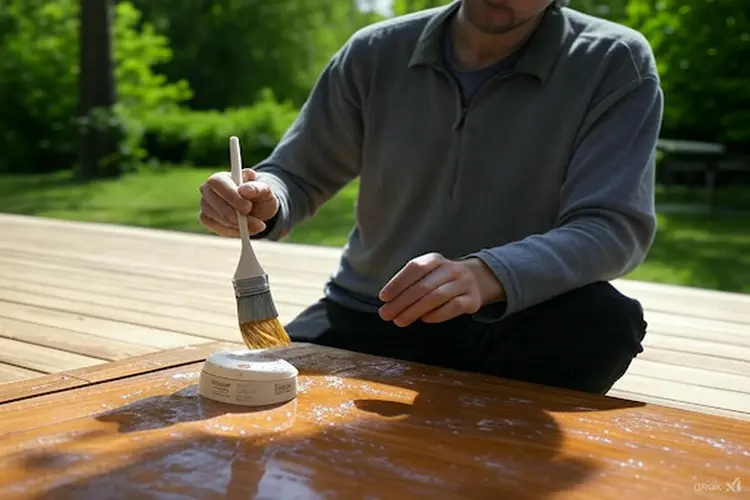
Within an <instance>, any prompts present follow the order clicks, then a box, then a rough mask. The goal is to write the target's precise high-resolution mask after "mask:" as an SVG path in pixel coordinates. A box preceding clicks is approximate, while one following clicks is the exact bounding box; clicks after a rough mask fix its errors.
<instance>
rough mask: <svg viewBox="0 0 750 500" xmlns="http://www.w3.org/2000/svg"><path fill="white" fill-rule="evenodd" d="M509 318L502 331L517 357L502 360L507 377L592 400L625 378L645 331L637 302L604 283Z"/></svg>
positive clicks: (569, 293) (579, 290) (559, 297)
mask: <svg viewBox="0 0 750 500" xmlns="http://www.w3.org/2000/svg"><path fill="white" fill-rule="evenodd" d="M514 316H515V317H511V318H512V319H510V318H509V321H508V323H507V325H506V327H505V329H506V330H505V331H507V332H508V333H509V334H510V335H511V336H512V337H513V342H512V343H511V345H512V346H515V347H516V348H517V349H520V350H521V351H522V352H517V353H514V357H517V358H518V359H510V360H508V359H506V360H505V361H506V362H507V363H510V366H511V369H510V372H511V373H512V374H514V375H516V374H518V375H519V376H520V378H526V379H528V380H530V381H532V382H541V383H543V384H548V385H553V386H561V387H567V388H570V389H574V390H580V391H585V392H591V393H597V394H604V393H606V392H607V391H608V390H609V389H610V388H611V387H612V385H613V384H614V383H615V382H616V381H617V380H619V379H620V378H621V377H622V376H623V375H624V374H625V372H626V371H627V369H628V367H629V366H630V363H631V362H632V360H633V358H634V357H635V356H637V355H638V353H640V352H641V351H642V346H641V342H642V340H643V338H644V335H645V331H646V322H645V321H644V318H643V309H642V308H641V305H640V304H639V303H638V301H636V300H633V299H631V298H629V297H626V296H624V295H623V294H621V293H620V292H619V291H617V290H616V289H615V288H614V287H613V286H612V285H610V284H609V283H595V284H592V285H589V286H586V287H582V288H579V289H576V290H573V291H571V292H568V293H565V294H563V295H560V296H558V297H555V298H553V299H551V300H548V301H547V302H544V303H542V304H539V305H537V306H535V307H532V308H530V309H528V310H526V311H524V312H522V313H519V314H518V315H514ZM509 347H510V346H509ZM498 368H499V369H501V368H500V365H499V364H498Z"/></svg>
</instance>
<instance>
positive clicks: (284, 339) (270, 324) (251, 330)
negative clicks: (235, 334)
mask: <svg viewBox="0 0 750 500" xmlns="http://www.w3.org/2000/svg"><path fill="white" fill-rule="evenodd" d="M240 332H241V333H242V340H243V341H244V342H245V345H246V346H247V347H248V348H249V349H265V348H269V347H279V346H284V345H289V344H291V343H292V339H291V338H290V337H289V334H288V333H287V332H286V330H285V329H284V326H283V325H282V324H281V321H279V320H278V318H273V319H267V320H265V321H257V322H246V323H241V324H240Z"/></svg>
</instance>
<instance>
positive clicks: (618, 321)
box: [558, 282, 647, 354]
mask: <svg viewBox="0 0 750 500" xmlns="http://www.w3.org/2000/svg"><path fill="white" fill-rule="evenodd" d="M558 318H559V319H560V320H562V321H565V322H566V324H568V325H569V326H571V327H574V328H576V329H577V330H578V331H577V333H578V334H579V335H581V336H583V337H585V339H586V340H588V341H589V342H593V343H595V344H598V343H600V342H601V343H605V344H609V345H612V346H613V347H616V348H620V349H622V348H626V349H627V348H632V349H633V353H634V354H637V353H639V352H641V351H642V350H643V348H642V346H641V342H642V341H643V338H644V336H645V334H646V327H647V323H646V320H645V317H644V312H643V307H642V306H641V304H640V302H638V301H637V300H635V299H633V298H630V297H627V296H625V295H623V294H622V293H621V292H620V291H619V290H617V289H616V288H615V287H614V286H613V285H611V284H610V283H606V282H597V283H593V284H591V285H587V286H584V287H581V288H578V289H576V290H573V291H571V292H568V293H567V294H564V295H562V296H560V297H559V315H558Z"/></svg>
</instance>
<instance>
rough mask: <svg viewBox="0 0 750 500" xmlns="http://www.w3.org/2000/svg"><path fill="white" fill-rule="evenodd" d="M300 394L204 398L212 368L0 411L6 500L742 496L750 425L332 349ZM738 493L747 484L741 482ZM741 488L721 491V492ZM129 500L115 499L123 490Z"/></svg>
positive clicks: (309, 352) (304, 362)
mask: <svg viewBox="0 0 750 500" xmlns="http://www.w3.org/2000/svg"><path fill="white" fill-rule="evenodd" d="M277 352H278V353H279V354H280V355H281V356H282V357H284V358H285V359H287V360H289V361H290V362H292V363H293V364H294V365H295V366H297V367H298V368H299V369H300V373H301V374H300V377H299V388H300V390H299V396H298V397H297V398H296V399H295V400H293V401H291V402H289V403H287V404H284V405H280V406H276V407H271V408H262V409H247V408H241V407H231V406H227V405H222V404H218V403H213V402H211V401H208V400H205V399H203V398H201V397H199V396H198V395H197V392H196V383H197V381H198V376H199V371H200V368H201V366H202V363H200V362H197V363H192V364H188V365H182V366H179V367H174V368H167V369H164V368H162V369H160V370H158V371H154V372H151V373H147V374H141V375H135V376H130V377H126V378H119V379H116V380H112V381H109V382H104V383H100V384H95V385H90V386H87V387H81V388H78V389H73V390H68V391H64V392H60V393H56V394H49V395H45V396H40V397H35V398H31V399H27V400H24V401H18V402H14V403H8V404H5V405H2V406H0V419H1V420H2V421H3V423H4V425H3V431H4V435H3V436H2V439H1V440H0V498H1V499H6V498H7V499H13V500H22V499H32V498H92V499H93V498H97V499H98V498H112V496H113V495H116V496H117V497H118V498H181V497H190V498H192V499H196V500H202V499H213V498H223V499H229V500H234V499H245V498H347V499H348V498H385V499H401V498H404V499H412V498H440V499H454V498H455V499H473V498H476V499H485V498H513V499H546V498H552V497H554V498H560V499H573V498H575V499H581V500H589V499H590V500H609V499H622V498H633V499H640V498H658V499H660V500H671V499H679V500H686V499H693V498H704V499H708V498H741V497H742V494H744V492H741V494H740V495H738V494H734V493H731V492H729V491H728V490H727V488H728V486H727V485H728V484H733V483H732V482H733V481H734V480H735V479H736V478H740V480H741V479H743V478H747V477H750V428H749V426H750V424H747V423H737V422H736V421H733V420H730V419H725V418H721V417H713V416H707V415H700V414H695V413H691V412H684V411H680V410H677V409H673V408H664V407H660V406H657V405H644V404H642V403H637V402H632V401H627V400H619V399H615V398H605V397H593V396H589V395H583V394H578V393H574V392H569V391H558V390H549V389H547V388H543V387H536V386H531V385H528V384H520V383H512V382H508V381H504V380H501V379H497V378H493V377H487V376H480V375H474V374H469V373H464V372H454V371H450V370H441V369H437V368H434V367H427V366H422V365H417V364H411V363H405V362H401V361H396V360H390V359H383V358H376V357H372V356H366V355H362V354H355V353H349V352H345V351H339V350H335V349H328V348H324V347H315V346H309V345H295V346H292V347H290V348H287V349H279V350H278V351H277ZM735 484H736V483H735ZM714 485H715V486H716V487H721V488H723V489H724V490H725V491H724V492H715V491H714V492H706V491H703V490H707V489H708V488H711V487H712V486H714ZM113 492H116V493H113Z"/></svg>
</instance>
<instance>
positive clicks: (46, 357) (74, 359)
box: [0, 337, 105, 373]
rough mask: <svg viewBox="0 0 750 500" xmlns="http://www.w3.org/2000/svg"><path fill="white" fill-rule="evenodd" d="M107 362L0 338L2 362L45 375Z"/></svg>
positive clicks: (0, 357)
mask: <svg viewBox="0 0 750 500" xmlns="http://www.w3.org/2000/svg"><path fill="white" fill-rule="evenodd" d="M104 361H105V360H103V359H97V358H93V357H91V356H84V355H82V354H76V353H72V352H67V351H61V350H58V349H52V348H50V347H43V346H40V345H34V344H28V343H26V342H19V341H17V340H11V339H7V338H3V337H0V362H2V363H7V364H11V365H15V366H20V367H21V368H26V369H29V370H35V371H39V372H44V373H52V372H60V371H64V370H71V369H73V368H81V367H84V366H91V365H93V364H97V363H103V362H104Z"/></svg>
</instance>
